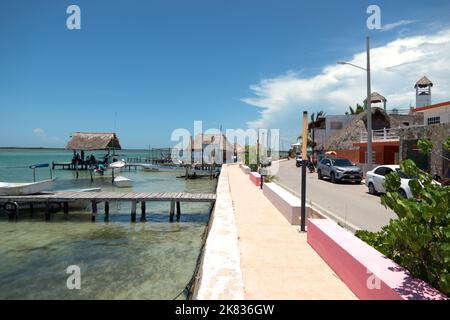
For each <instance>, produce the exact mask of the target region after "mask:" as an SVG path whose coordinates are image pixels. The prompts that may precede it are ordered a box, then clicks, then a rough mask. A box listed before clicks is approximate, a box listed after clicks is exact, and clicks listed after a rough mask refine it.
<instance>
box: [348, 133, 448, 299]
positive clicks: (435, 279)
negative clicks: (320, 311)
mask: <svg viewBox="0 0 450 320" xmlns="http://www.w3.org/2000/svg"><path fill="white" fill-rule="evenodd" d="M447 141H448V140H447ZM418 147H419V149H420V150H421V151H423V152H431V148H430V144H429V142H426V141H422V142H420V143H419V144H418ZM400 167H401V170H402V171H403V172H404V173H406V174H407V175H408V176H410V177H415V179H413V180H410V182H409V186H410V188H411V192H412V194H413V196H414V199H404V198H402V197H401V195H400V194H399V192H398V190H399V187H400V176H399V175H398V173H394V172H392V173H390V174H389V175H387V176H386V180H385V189H386V195H383V196H382V198H381V203H382V204H383V205H384V206H385V207H388V208H390V209H392V210H393V211H394V212H395V213H396V214H397V216H398V218H397V219H392V220H391V221H390V223H389V225H387V226H385V227H384V228H383V229H382V230H381V231H380V232H375V233H374V232H368V231H358V232H356V236H357V237H359V238H360V239H361V240H363V241H365V242H367V243H368V244H369V245H371V246H373V247H374V248H375V249H377V250H378V251H380V252H381V253H383V254H384V255H386V256H387V257H389V258H390V259H392V260H394V261H395V262H397V263H398V264H399V265H401V266H403V267H404V268H406V269H408V270H409V271H410V272H411V274H412V275H413V276H415V277H418V278H420V279H422V280H424V281H426V282H428V283H429V284H431V285H432V286H434V287H436V288H437V289H439V290H440V291H441V292H443V293H445V294H447V295H448V294H450V274H449V272H450V205H449V199H450V187H448V186H440V185H437V184H435V183H433V182H432V181H433V180H432V177H431V175H430V174H428V173H425V172H423V171H422V170H420V169H419V168H417V166H416V165H415V163H414V162H413V161H411V160H405V161H403V162H402V163H401V165H400Z"/></svg>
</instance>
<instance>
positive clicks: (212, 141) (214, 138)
mask: <svg viewBox="0 0 450 320" xmlns="http://www.w3.org/2000/svg"><path fill="white" fill-rule="evenodd" d="M202 138H203V139H202ZM202 140H203V143H202ZM203 145H218V146H219V148H220V149H221V150H228V151H234V145H233V144H231V143H230V141H229V140H228V139H227V138H226V137H225V135H224V134H198V135H197V136H196V137H195V138H194V150H196V151H200V150H202V146H203ZM236 151H237V153H240V152H242V151H243V148H242V146H240V145H239V144H236Z"/></svg>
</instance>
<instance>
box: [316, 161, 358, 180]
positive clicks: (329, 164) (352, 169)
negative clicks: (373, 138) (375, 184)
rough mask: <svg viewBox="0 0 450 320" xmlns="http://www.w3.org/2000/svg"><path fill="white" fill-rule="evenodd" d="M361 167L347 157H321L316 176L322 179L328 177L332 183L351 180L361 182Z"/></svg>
mask: <svg viewBox="0 0 450 320" xmlns="http://www.w3.org/2000/svg"><path fill="white" fill-rule="evenodd" d="M362 176H363V175H362V172H361V169H360V168H359V167H358V166H356V165H355V164H354V163H352V162H351V161H350V160H348V159H344V158H323V159H322V160H320V162H319V164H318V165H317V177H318V178H319V180H322V179H323V178H324V177H329V178H330V180H331V182H332V183H337V182H339V181H351V182H356V183H361V180H362Z"/></svg>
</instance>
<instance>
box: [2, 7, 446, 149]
mask: <svg viewBox="0 0 450 320" xmlns="http://www.w3.org/2000/svg"><path fill="white" fill-rule="evenodd" d="M71 4H75V5H77V6H79V8H80V9H81V29H79V30H76V29H75V30H69V29H68V28H67V26H66V20H67V18H68V17H69V16H70V14H67V13H66V10H67V7H68V6H69V5H71ZM372 4H376V5H378V6H379V7H380V8H381V24H382V25H381V26H382V28H381V29H380V30H369V29H368V28H367V26H366V20H367V18H368V17H369V14H368V13H367V12H366V10H367V7H368V6H369V5H372ZM449 18H450V2H449V1H447V0H440V1H438V0H429V1H426V2H423V1H415V0H408V1H403V0H398V1H361V0H347V1H345V0H342V1H322V0H316V1H299V0H297V1H293V0H279V1H275V0H273V1H267V0H246V1H230V0H221V1H219V0H160V1H152V0H149V1H140V0H127V1H125V0H115V1H103V0H71V1H65V0H40V1H32V0H29V1H24V0H0V121H1V125H0V146H3V147H6V146H16V147H19V146H21V147H64V146H65V144H66V142H67V140H68V139H69V137H70V135H71V134H72V133H73V132H76V131H90V132H111V131H116V132H117V134H118V136H119V138H120V141H121V144H122V147H124V148H148V147H149V145H150V146H151V147H165V146H169V145H173V144H175V143H176V142H171V140H170V139H171V133H172V132H173V130H175V129H177V128H186V129H187V130H190V131H193V126H194V121H195V120H200V121H203V129H204V130H206V129H209V128H220V127H222V128H223V130H225V129H238V128H242V129H246V128H273V129H279V130H280V135H281V139H282V141H281V145H282V146H287V145H289V144H290V143H292V142H295V139H296V136H298V134H299V133H300V131H301V124H300V122H301V121H300V117H301V114H302V112H303V111H308V112H309V113H312V112H317V111H319V110H323V111H325V112H326V113H327V114H344V113H345V112H346V111H347V110H348V106H349V105H355V104H356V103H361V102H362V101H363V100H364V98H365V95H366V81H365V73H364V72H363V71H361V70H359V69H356V68H352V67H350V66H345V65H344V66H342V65H336V61H340V60H344V61H349V62H352V63H354V64H357V65H361V66H364V65H365V53H364V50H365V39H366V37H367V36H370V37H371V45H372V51H371V55H372V82H373V84H372V87H373V91H377V92H379V93H381V94H382V95H384V96H385V97H386V98H387V99H388V108H399V109H404V108H408V107H409V106H411V105H412V106H413V105H414V103H415V92H414V84H415V82H416V81H417V80H418V79H419V78H421V77H422V76H424V75H426V76H428V77H429V78H430V79H431V80H432V81H433V82H434V87H433V91H432V97H433V98H432V99H433V102H436V103H438V102H441V101H448V100H450V77H449V74H450V22H449V21H450V19H449Z"/></svg>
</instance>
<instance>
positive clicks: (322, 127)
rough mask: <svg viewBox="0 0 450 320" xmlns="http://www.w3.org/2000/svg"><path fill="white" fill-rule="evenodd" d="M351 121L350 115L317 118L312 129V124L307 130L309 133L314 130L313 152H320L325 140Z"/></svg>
mask: <svg viewBox="0 0 450 320" xmlns="http://www.w3.org/2000/svg"><path fill="white" fill-rule="evenodd" d="M352 119H353V116H352V115H327V116H326V117H322V118H319V119H318V120H317V121H316V122H315V124H314V129H313V127H312V124H310V126H309V128H308V129H309V130H310V132H311V130H314V142H315V143H316V147H315V150H321V149H322V148H323V145H324V143H325V140H326V139H327V138H328V137H330V136H331V135H334V134H336V133H337V132H339V131H341V130H342V128H344V127H345V126H347V124H348V123H349V122H350V121H351V120H352Z"/></svg>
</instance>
